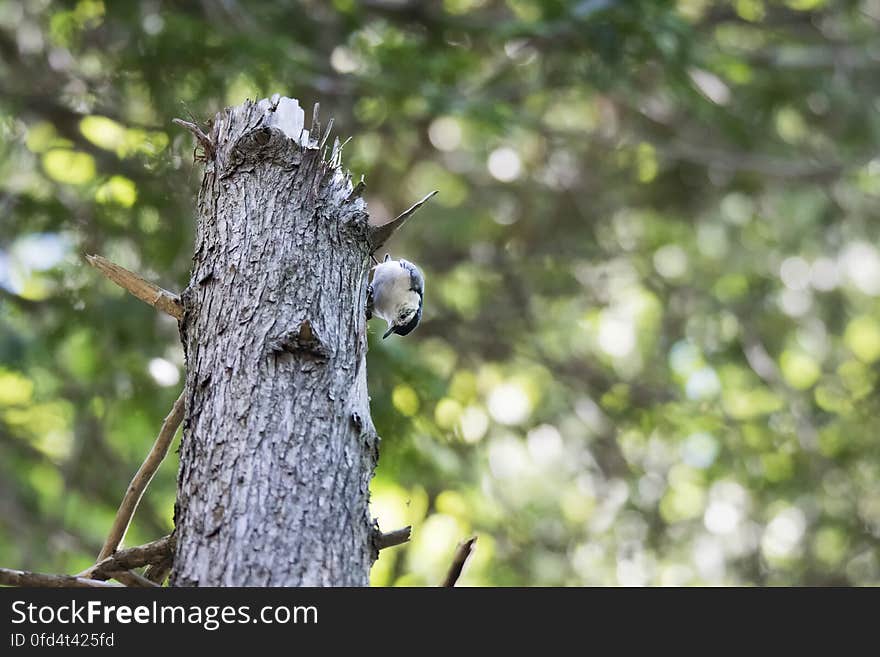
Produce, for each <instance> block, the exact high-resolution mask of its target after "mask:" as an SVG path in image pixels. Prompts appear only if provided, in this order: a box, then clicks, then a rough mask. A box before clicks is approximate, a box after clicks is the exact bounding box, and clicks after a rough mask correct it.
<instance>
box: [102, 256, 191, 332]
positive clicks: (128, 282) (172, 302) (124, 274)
mask: <svg viewBox="0 0 880 657" xmlns="http://www.w3.org/2000/svg"><path fill="white" fill-rule="evenodd" d="M86 260H88V262H89V264H90V265H91V266H92V267H94V268H95V269H97V270H98V271H99V272H101V273H102V274H104V276H106V277H107V278H109V279H110V280H111V281H113V282H114V283H116V284H117V285H118V286H119V287H121V288H122V289H124V290H128V291H129V292H131V293H132V294H133V295H134V296H136V297H137V298H138V299H140V300H141V301H143V302H144V303H148V304H150V305H151V306H153V307H154V308H155V309H156V310H161V311H162V312H163V313H166V314H168V315H171V316H172V317H174V318H175V319H183V304H182V303H181V302H180V297H178V296H177V295H176V294H174V293H173V292H169V291H168V290H165V289H163V288H161V287H159V286H158V285H155V284H153V283H150V282H149V281H148V280H146V279H144V278H143V277H141V276H138V275H137V274H135V273H134V272H132V271H129V270H127V269H126V268H125V267H120V266H119V265H117V264H116V263H113V262H110V261H109V260H107V258H104V257H102V256H99V255H87V256H86Z"/></svg>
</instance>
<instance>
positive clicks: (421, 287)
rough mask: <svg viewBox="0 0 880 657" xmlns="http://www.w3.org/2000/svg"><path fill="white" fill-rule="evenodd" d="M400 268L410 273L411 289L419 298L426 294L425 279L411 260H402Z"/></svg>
mask: <svg viewBox="0 0 880 657" xmlns="http://www.w3.org/2000/svg"><path fill="white" fill-rule="evenodd" d="M400 266H401V267H403V268H404V269H406V270H407V271H408V272H409V289H410V290H412V291H413V292H416V293H418V295H419V296H424V294H425V277H424V276H422V272H420V271H419V268H418V267H416V266H415V265H414V264H413V263H411V262H410V261H409V260H404V259H403V258H401V259H400Z"/></svg>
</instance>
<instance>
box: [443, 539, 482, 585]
mask: <svg viewBox="0 0 880 657" xmlns="http://www.w3.org/2000/svg"><path fill="white" fill-rule="evenodd" d="M476 542H477V537H476V536H471V537H470V538H469V539H467V540H466V541H464V542H463V543H459V544H458V547H457V548H456V550H455V556H454V557H453V559H452V565H451V566H449V572H448V573H446V579H444V580H443V584H442V586H445V587H447V588H448V587H453V586H455V583H456V582H457V581H458V578H459V577H461V571H462V570H463V569H464V564H465V563H466V562H467V560H468V557H470V556H471V553H472V552H473V551H474V543H476Z"/></svg>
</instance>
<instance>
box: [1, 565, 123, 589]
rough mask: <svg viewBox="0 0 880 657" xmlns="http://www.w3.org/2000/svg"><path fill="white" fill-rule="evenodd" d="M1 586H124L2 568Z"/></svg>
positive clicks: (82, 578)
mask: <svg viewBox="0 0 880 657" xmlns="http://www.w3.org/2000/svg"><path fill="white" fill-rule="evenodd" d="M0 584H3V585H5V586H39V587H49V588H69V587H77V588H102V587H119V586H122V584H116V583H115V582H104V581H101V580H98V579H88V578H86V577H75V576H73V575H47V574H45V573H32V572H30V571H27V570H12V569H11V568H0Z"/></svg>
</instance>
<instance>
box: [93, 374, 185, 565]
mask: <svg viewBox="0 0 880 657" xmlns="http://www.w3.org/2000/svg"><path fill="white" fill-rule="evenodd" d="M185 393H186V391H184V392H181V393H180V396H179V397H178V398H177V401H175V402H174V406H173V407H172V408H171V412H170V413H168V417H166V418H165V421H164V422H163V423H162V428H161V429H160V430H159V435H158V436H157V437H156V442H155V443H153V448H152V449H151V450H150V453H149V454H147V458H146V459H144V462H143V464H141V467H140V468H139V469H138V471H137V473H136V474H135V475H134V478H133V479H132V480H131V483H130V484H129V485H128V489H127V490H126V491H125V497H124V498H123V499H122V504H120V505H119V510H118V511H117V512H116V518H115V519H114V520H113V526H112V527H111V528H110V533H109V534H108V536H107V540H106V541H105V542H104V547H103V548H101V553H100V554H99V555H98V559H97V563H98V564H100V563H101V562H102V561H103V560H104V559H106V558H107V557H109V556H110V555H111V554H113V553H114V552H115V551H116V548H117V547H119V544H120V543H121V542H122V539H123V538H125V532H126V531H127V530H128V525H129V524H130V523H131V518H132V516H134V512H135V510H137V507H138V504H139V503H140V501H141V496H143V494H144V491H145V490H146V489H147V486H148V485H149V484H150V481H151V480H152V479H153V475H154V474H156V470H158V469H159V466H160V465H161V464H162V460H163V459H164V458H165V455H166V454H167V453H168V448H169V447H170V445H171V441H172V440H173V439H174V434H175V433H176V432H177V427H179V426H180V423H181V422H182V421H183V412H184V407H185V405H186V404H185V401H186V399H185V397H186V394H185Z"/></svg>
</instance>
